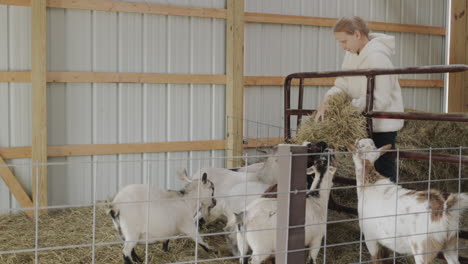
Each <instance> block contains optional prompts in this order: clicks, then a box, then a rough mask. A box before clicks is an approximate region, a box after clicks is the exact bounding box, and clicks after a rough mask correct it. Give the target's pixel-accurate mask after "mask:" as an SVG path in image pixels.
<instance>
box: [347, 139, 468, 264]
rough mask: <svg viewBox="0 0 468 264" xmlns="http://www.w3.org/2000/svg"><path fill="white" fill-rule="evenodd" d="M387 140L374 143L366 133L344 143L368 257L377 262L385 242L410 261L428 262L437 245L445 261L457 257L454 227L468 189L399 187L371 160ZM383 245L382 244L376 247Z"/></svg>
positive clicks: (454, 260)
mask: <svg viewBox="0 0 468 264" xmlns="http://www.w3.org/2000/svg"><path fill="white" fill-rule="evenodd" d="M390 148H391V145H386V146H383V147H381V148H379V149H377V148H376V147H375V144H374V142H373V141H372V139H361V140H357V141H356V144H355V145H354V146H353V145H349V146H348V150H349V151H352V152H353V161H354V165H355V170H356V180H357V193H358V212H359V219H360V220H359V226H360V228H361V231H362V232H363V234H364V237H365V242H366V246H367V249H368V250H369V253H370V254H371V260H372V261H373V263H382V262H381V261H379V260H381V259H382V257H383V256H382V253H383V251H382V249H383V247H386V248H388V249H391V250H393V251H395V252H397V253H400V254H413V255H414V260H415V263H416V264H421V263H431V262H432V260H433V259H434V258H435V257H436V256H437V253H438V252H439V251H442V250H444V252H443V254H444V257H445V259H446V260H447V262H448V263H449V264H455V263H459V262H458V252H457V251H456V240H457V237H456V232H457V231H456V230H457V229H458V223H459V218H460V214H461V211H460V210H457V208H466V206H468V195H467V194H465V193H461V194H453V193H452V194H448V193H440V192H439V191H436V190H430V191H414V190H409V189H405V188H403V187H401V186H399V185H397V184H395V183H393V182H391V181H390V180H389V179H388V178H386V177H384V176H382V175H381V174H379V173H378V172H377V171H376V169H375V167H374V162H375V161H376V160H377V159H378V158H379V157H380V156H381V155H383V154H384V150H388V149H390ZM382 246H383V247H382Z"/></svg>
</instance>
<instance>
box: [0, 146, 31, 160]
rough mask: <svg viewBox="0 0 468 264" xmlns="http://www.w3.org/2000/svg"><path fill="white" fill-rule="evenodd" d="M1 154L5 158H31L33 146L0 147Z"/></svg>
mask: <svg viewBox="0 0 468 264" xmlns="http://www.w3.org/2000/svg"><path fill="white" fill-rule="evenodd" d="M0 156H2V157H3V158H4V159H23V158H31V147H15V148H0Z"/></svg>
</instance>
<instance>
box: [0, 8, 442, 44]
mask: <svg viewBox="0 0 468 264" xmlns="http://www.w3.org/2000/svg"><path fill="white" fill-rule="evenodd" d="M0 4H1V5H15V6H30V5H31V1H30V0H0ZM47 7H50V8H67V9H82V10H97V11H111V12H127V13H141V14H155V15H169V16H191V17H205V18H220V19H226V14H227V12H226V9H223V8H201V7H188V6H175V5H160V4H150V3H138V2H128V1H115V0H79V1H77V0H48V1H47ZM244 21H245V22H247V23H269V24H286V25H306V26H319V27H332V26H333V25H334V24H335V22H336V21H337V19H336V18H327V17H310V16H293V15H280V14H265V13H251V12H246V13H245V17H244ZM368 24H369V28H370V29H371V30H378V31H391V32H406V33H418V34H428V35H441V36H444V35H445V34H446V29H445V28H444V27H434V26H423V25H410V24H397V23H386V22H372V21H370V22H368Z"/></svg>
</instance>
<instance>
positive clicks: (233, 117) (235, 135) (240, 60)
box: [226, 0, 245, 168]
mask: <svg viewBox="0 0 468 264" xmlns="http://www.w3.org/2000/svg"><path fill="white" fill-rule="evenodd" d="M226 3H227V21H226V118H227V121H226V123H227V127H226V130H227V147H226V156H228V157H232V156H242V154H243V150H242V149H243V148H242V140H243V118H244V13H245V11H244V1H238V0H227V2H226ZM241 162H242V161H241V159H227V160H226V166H227V167H228V168H235V167H239V166H241Z"/></svg>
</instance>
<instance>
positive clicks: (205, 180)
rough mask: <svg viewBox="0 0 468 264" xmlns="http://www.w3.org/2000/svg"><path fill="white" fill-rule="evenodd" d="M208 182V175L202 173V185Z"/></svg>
mask: <svg viewBox="0 0 468 264" xmlns="http://www.w3.org/2000/svg"><path fill="white" fill-rule="evenodd" d="M207 181H208V175H207V174H206V172H205V173H203V176H202V182H203V184H206V182H207Z"/></svg>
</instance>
